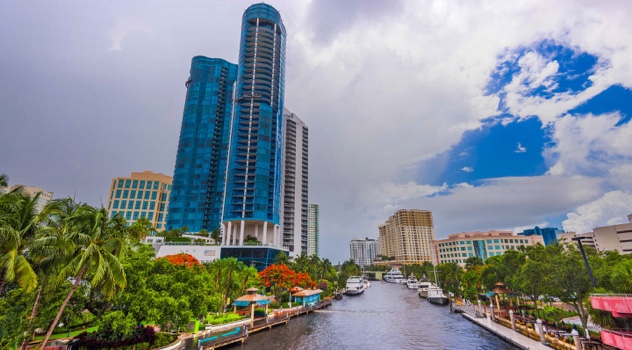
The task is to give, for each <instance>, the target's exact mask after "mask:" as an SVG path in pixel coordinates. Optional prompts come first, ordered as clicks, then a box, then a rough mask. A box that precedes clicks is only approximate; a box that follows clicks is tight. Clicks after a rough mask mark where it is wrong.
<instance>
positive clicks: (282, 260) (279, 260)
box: [274, 252, 290, 265]
mask: <svg viewBox="0 0 632 350" xmlns="http://www.w3.org/2000/svg"><path fill="white" fill-rule="evenodd" d="M289 263H290V258H289V257H288V256H287V255H286V254H285V252H280V253H279V254H278V255H277V256H276V257H275V258H274V264H275V265H288V264H289Z"/></svg>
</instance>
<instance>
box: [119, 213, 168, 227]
mask: <svg viewBox="0 0 632 350" xmlns="http://www.w3.org/2000/svg"><path fill="white" fill-rule="evenodd" d="M116 214H119V215H120V216H122V217H124V218H125V220H127V221H130V220H133V221H136V220H138V219H139V218H147V219H148V220H149V221H153V220H154V213H153V212H151V211H150V212H145V211H116V210H112V212H111V213H110V217H111V218H113V217H114V215H116ZM163 219H164V214H158V216H157V221H158V222H162V221H163ZM158 228H161V227H158Z"/></svg>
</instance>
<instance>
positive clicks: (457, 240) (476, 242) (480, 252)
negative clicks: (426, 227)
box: [433, 230, 544, 266]
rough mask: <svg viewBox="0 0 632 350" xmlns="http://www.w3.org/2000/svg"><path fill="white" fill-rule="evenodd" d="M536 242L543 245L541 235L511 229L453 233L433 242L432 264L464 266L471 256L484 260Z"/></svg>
mask: <svg viewBox="0 0 632 350" xmlns="http://www.w3.org/2000/svg"><path fill="white" fill-rule="evenodd" d="M538 243H540V244H542V245H544V239H543V238H542V236H537V235H533V236H520V235H514V233H513V232H512V231H496V230H492V231H484V232H480V231H476V232H461V233H455V234H451V235H448V238H446V239H440V240H436V241H434V242H433V248H434V250H435V252H434V254H433V255H434V257H433V264H435V265H436V264H442V263H457V264H459V265H460V266H464V265H465V261H466V260H467V259H468V258H470V257H473V256H476V257H479V258H481V259H482V260H483V261H485V260H486V259H487V258H489V257H490V256H498V255H502V254H503V253H505V252H506V251H507V250H510V249H518V247H520V246H529V245H536V244H538Z"/></svg>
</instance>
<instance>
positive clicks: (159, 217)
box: [158, 214, 162, 222]
mask: <svg viewBox="0 0 632 350" xmlns="http://www.w3.org/2000/svg"><path fill="white" fill-rule="evenodd" d="M158 221H160V222H162V214H158Z"/></svg>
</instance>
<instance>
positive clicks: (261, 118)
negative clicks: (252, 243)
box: [222, 4, 286, 246]
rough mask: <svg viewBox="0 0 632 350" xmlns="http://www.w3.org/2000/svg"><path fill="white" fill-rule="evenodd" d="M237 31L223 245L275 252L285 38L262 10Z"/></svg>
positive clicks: (269, 10) (274, 16)
mask: <svg viewBox="0 0 632 350" xmlns="http://www.w3.org/2000/svg"><path fill="white" fill-rule="evenodd" d="M241 29H242V31H241V43H240V47H239V69H238V76H237V83H236V86H237V87H236V93H235V101H234V108H233V117H232V118H233V122H232V129H231V139H230V147H229V152H228V171H227V176H226V187H225V191H224V208H223V210H224V213H223V219H222V226H223V232H224V234H223V236H222V239H223V243H225V244H233V245H234V244H238V245H242V244H243V242H244V238H245V237H246V236H248V235H250V236H253V237H256V238H257V239H258V240H259V241H260V242H262V243H263V244H271V245H275V246H280V245H281V244H282V237H281V230H280V224H281V222H280V216H281V215H280V211H281V186H282V184H281V180H282V153H283V132H282V129H283V93H284V75H285V38H286V32H285V27H284V26H283V22H282V21H281V15H280V14H279V12H278V11H277V10H276V9H274V8H273V7H272V6H270V5H267V4H254V5H252V6H250V7H249V8H248V9H246V11H245V12H244V15H243V17H242V26H241Z"/></svg>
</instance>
